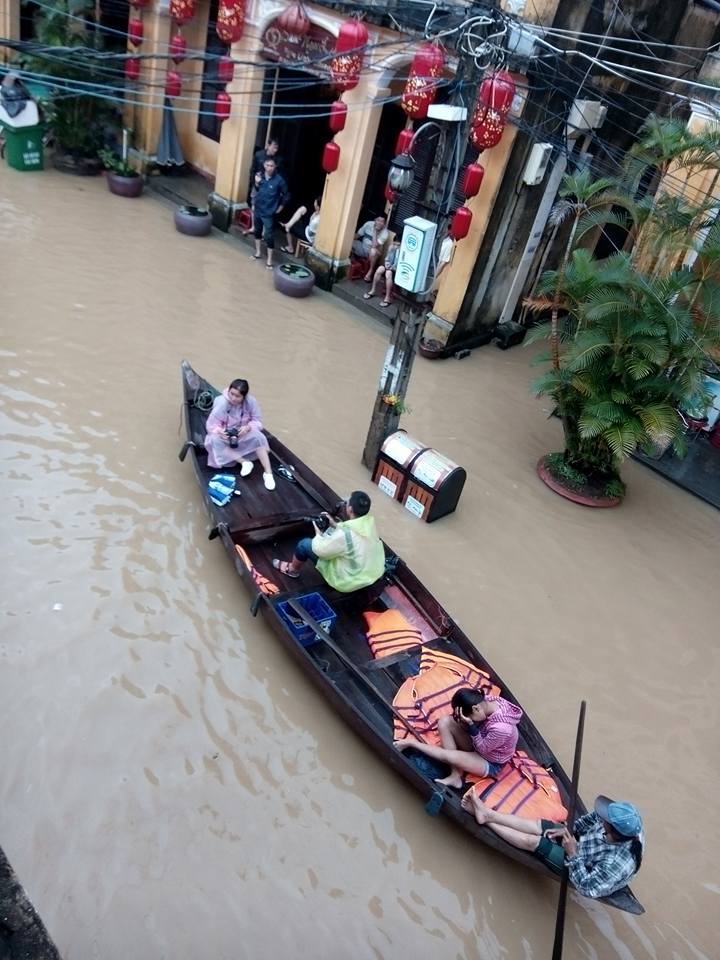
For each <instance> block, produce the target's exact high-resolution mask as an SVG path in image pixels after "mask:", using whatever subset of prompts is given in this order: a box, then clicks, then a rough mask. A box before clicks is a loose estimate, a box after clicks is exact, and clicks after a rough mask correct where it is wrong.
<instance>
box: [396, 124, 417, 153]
mask: <svg viewBox="0 0 720 960" xmlns="http://www.w3.org/2000/svg"><path fill="white" fill-rule="evenodd" d="M414 136H415V133H414V132H413V131H412V130H401V131H400V133H399V134H398V138H397V143H396V144H395V155H396V156H397V155H398V154H400V153H410V147H411V146H412V141H413V137H414Z"/></svg>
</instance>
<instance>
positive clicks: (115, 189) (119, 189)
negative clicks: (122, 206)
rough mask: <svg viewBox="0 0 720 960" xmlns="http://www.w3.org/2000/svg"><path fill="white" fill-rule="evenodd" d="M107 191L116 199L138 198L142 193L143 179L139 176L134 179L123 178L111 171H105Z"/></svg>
mask: <svg viewBox="0 0 720 960" xmlns="http://www.w3.org/2000/svg"><path fill="white" fill-rule="evenodd" d="M105 179H106V181H107V185H108V190H109V191H110V193H114V194H115V195H116V196H118V197H139V196H140V194H141V193H142V192H143V178H142V177H141V176H140V174H137V175H136V176H134V177H123V176H121V175H120V174H119V173H114V172H113V171H112V170H106V171H105Z"/></svg>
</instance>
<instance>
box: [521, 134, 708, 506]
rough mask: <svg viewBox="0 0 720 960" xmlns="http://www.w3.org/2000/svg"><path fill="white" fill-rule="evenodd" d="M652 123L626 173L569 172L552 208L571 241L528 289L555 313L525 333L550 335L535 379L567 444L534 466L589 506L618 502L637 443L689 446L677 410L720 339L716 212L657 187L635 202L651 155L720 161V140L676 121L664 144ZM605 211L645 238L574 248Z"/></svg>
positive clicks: (661, 165) (658, 160)
mask: <svg viewBox="0 0 720 960" xmlns="http://www.w3.org/2000/svg"><path fill="white" fill-rule="evenodd" d="M654 123H655V124H656V127H655V129H654V130H652V131H650V133H652V134H653V136H655V139H654V140H651V137H650V134H649V132H648V131H647V130H646V131H645V139H644V140H643V141H641V144H640V147H639V149H638V150H637V151H636V152H635V154H634V155H633V157H632V161H633V165H632V176H631V177H629V179H626V180H623V181H614V180H609V179H602V180H593V179H592V178H591V177H590V175H589V174H588V173H586V172H585V173H579V174H576V175H574V176H569V177H567V178H566V179H565V181H564V183H563V187H562V189H561V200H560V202H559V204H558V205H557V207H556V210H555V211H554V217H555V219H556V221H562V220H567V219H569V220H570V227H569V232H568V240H567V243H566V246H565V251H564V254H563V256H562V258H561V263H560V265H559V267H558V268H557V270H554V271H550V272H548V273H546V274H545V275H544V276H543V277H542V279H541V282H540V284H539V286H538V289H537V291H536V293H535V294H534V295H533V296H532V297H531V298H530V299H529V300H528V301H527V303H528V306H529V307H530V308H531V309H532V310H533V311H535V312H536V313H540V314H544V315H546V316H547V314H549V319H548V320H547V321H546V322H544V323H542V324H541V325H540V326H539V327H537V328H536V330H534V331H533V332H532V333H531V335H530V337H529V338H528V342H533V341H537V340H539V339H540V340H546V341H547V342H548V344H549V348H550V349H549V352H548V353H547V354H546V355H545V356H543V357H542V358H540V359H541V362H546V363H548V364H549V368H548V369H547V370H546V371H545V372H544V373H543V375H542V376H541V377H540V378H539V380H537V381H536V383H535V390H536V392H537V393H538V394H539V395H545V396H549V397H551V399H552V401H553V404H554V411H553V412H554V413H556V414H557V416H558V417H559V418H560V421H561V423H562V428H563V436H564V449H563V451H561V452H559V453H553V454H549V455H547V456H545V457H543V458H541V460H540V462H539V464H538V473H539V475H540V477H541V478H542V479H543V481H544V482H545V483H546V484H547V485H548V486H550V487H551V488H552V489H553V490H555V491H556V492H557V493H560V494H561V495H563V496H565V497H567V498H568V499H571V500H575V501H576V502H580V503H583V504H587V505H591V506H614V505H616V504H618V503H620V502H621V500H622V498H623V496H624V493H625V485H624V483H623V481H622V479H621V476H620V470H621V467H622V464H623V462H624V461H625V460H626V459H627V458H628V457H629V456H631V455H632V454H633V453H634V452H635V451H636V450H637V449H638V448H640V449H642V450H644V451H645V452H648V453H650V452H652V451H653V450H657V449H658V448H663V447H668V446H671V445H672V446H673V447H674V449H675V451H676V452H677V453H679V454H682V453H683V452H684V448H685V444H684V431H685V424H684V422H683V418H682V416H681V414H680V410H681V409H683V408H685V407H686V406H687V403H688V400H689V399H690V398H693V397H696V396H697V394H698V393H701V392H702V389H703V387H702V383H703V376H704V367H705V363H706V359H707V352H708V350H709V349H711V348H712V347H713V345H716V344H717V343H718V342H720V284H719V283H718V279H719V278H718V276H717V273H718V270H717V266H716V264H717V263H718V257H720V223H719V222H718V221H717V220H714V221H712V222H710V220H709V218H708V210H707V205H706V204H705V205H703V204H699V205H697V206H692V205H691V204H688V203H687V202H686V201H685V200H684V199H681V198H678V197H657V196H656V197H655V198H651V199H650V200H648V201H645V202H643V203H642V204H638V203H636V201H635V196H634V187H635V185H636V184H637V182H638V177H639V176H640V174H641V172H642V169H643V167H645V168H647V166H648V165H650V164H652V165H653V166H654V167H656V168H657V169H659V170H660V171H661V172H662V171H663V169H664V170H667V168H668V165H669V163H670V161H672V162H673V164H674V165H675V166H676V167H679V166H681V165H686V166H689V167H690V166H691V167H693V168H695V167H698V166H700V167H702V166H703V165H710V166H712V165H713V164H714V165H715V169H717V168H718V167H720V160H719V159H718V155H717V153H716V152H715V151H716V150H717V145H716V144H715V143H714V141H713V142H712V143H709V142H707V140H706V139H704V138H703V137H702V136H692V135H690V134H689V133H687V131H685V133H684V134H683V135H682V137H681V138H680V139H678V131H677V129H674V130H673V138H672V140H671V142H670V143H668V142H663V143H661V144H660V145H658V142H657V138H656V134H657V132H658V129H657V122H656V121H655V122H654ZM668 139H669V138H668ZM711 139H712V138H711ZM643 150H645V154H643ZM662 151H665V152H664V153H663V152H662ZM668 154H670V156H668ZM608 223H613V224H617V225H626V226H628V227H630V228H632V229H633V230H635V231H637V230H638V229H640V228H642V233H641V234H640V237H641V241H642V242H636V243H635V247H634V249H633V251H632V252H631V253H626V252H624V251H618V252H617V253H615V254H613V255H612V256H610V257H608V258H607V259H605V260H597V259H595V258H594V257H593V256H592V254H591V253H589V252H588V251H587V250H585V249H582V248H578V244H579V242H580V240H581V239H582V237H583V236H584V235H585V234H586V233H587V232H589V231H590V230H596V229H598V228H602V227H604V225H606V224H608ZM659 250H661V251H662V255H659V254H658V251H659ZM691 250H694V251H695V253H696V257H695V260H694V263H693V265H692V267H688V266H687V262H688V258H687V254H688V253H689V252H690V251H691Z"/></svg>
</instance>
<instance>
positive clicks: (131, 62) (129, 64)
mask: <svg viewBox="0 0 720 960" xmlns="http://www.w3.org/2000/svg"><path fill="white" fill-rule="evenodd" d="M139 76H140V60H139V59H138V58H137V57H128V59H127V60H126V61H125V78H126V79H127V80H129V81H130V82H131V83H135V81H136V80H137V79H138V77H139Z"/></svg>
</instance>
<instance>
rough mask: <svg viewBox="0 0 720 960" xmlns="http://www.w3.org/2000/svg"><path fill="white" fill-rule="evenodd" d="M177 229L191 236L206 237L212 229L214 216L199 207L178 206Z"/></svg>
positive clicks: (175, 217)
mask: <svg viewBox="0 0 720 960" xmlns="http://www.w3.org/2000/svg"><path fill="white" fill-rule="evenodd" d="M174 220H175V229H176V230H177V231H178V232H179V233H185V234H187V235H188V236H189V237H206V236H207V235H208V234H209V233H210V231H211V230H212V217H211V216H210V212H209V211H208V210H201V209H200V208H199V207H178V208H177V210H176V211H175V214H174Z"/></svg>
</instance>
